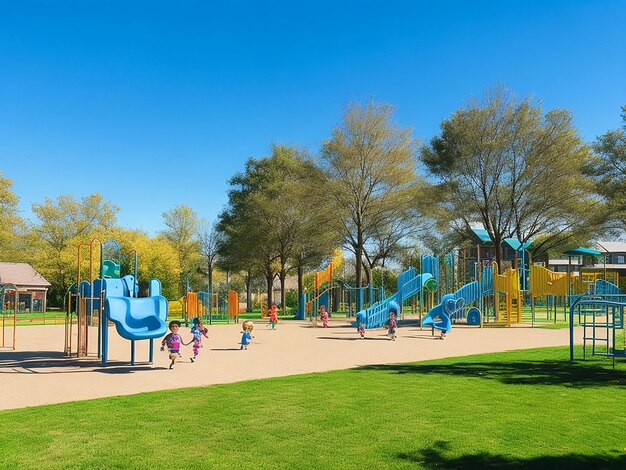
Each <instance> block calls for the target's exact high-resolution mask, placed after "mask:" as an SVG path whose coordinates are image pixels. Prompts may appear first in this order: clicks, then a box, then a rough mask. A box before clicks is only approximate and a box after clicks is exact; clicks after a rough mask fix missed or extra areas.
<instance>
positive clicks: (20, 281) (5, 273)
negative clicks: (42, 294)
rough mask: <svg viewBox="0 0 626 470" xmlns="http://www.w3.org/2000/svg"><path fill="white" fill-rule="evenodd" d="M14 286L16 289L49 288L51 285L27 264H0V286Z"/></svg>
mask: <svg viewBox="0 0 626 470" xmlns="http://www.w3.org/2000/svg"><path fill="white" fill-rule="evenodd" d="M8 283H11V284H15V285H16V286H17V287H20V286H25V287H50V286H51V284H50V283H49V282H48V281H46V279H45V278H44V277H43V276H42V275H41V274H39V273H38V272H37V271H35V270H34V269H33V267H32V266H31V265H30V264H27V263H3V262H0V284H8Z"/></svg>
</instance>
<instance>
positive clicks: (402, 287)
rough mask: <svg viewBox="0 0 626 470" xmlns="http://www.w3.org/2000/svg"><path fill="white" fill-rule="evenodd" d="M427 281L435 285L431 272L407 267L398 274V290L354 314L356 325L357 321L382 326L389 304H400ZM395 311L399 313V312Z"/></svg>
mask: <svg viewBox="0 0 626 470" xmlns="http://www.w3.org/2000/svg"><path fill="white" fill-rule="evenodd" d="M431 279H432V281H431ZM429 282H430V283H434V285H435V286H436V283H435V279H434V278H433V276H432V274H429V273H424V274H417V273H416V271H415V269H414V268H409V269H407V270H406V271H404V272H403V273H402V274H400V276H398V292H396V293H395V294H393V295H391V296H389V297H387V298H386V299H384V300H381V301H380V302H376V303H375V304H373V305H371V306H370V307H368V308H367V309H365V310H361V311H360V312H358V313H357V315H356V326H358V325H359V323H363V324H364V325H365V328H380V327H382V326H384V325H385V323H386V322H387V320H389V306H390V303H391V302H395V303H396V304H397V305H400V306H401V305H402V304H403V302H404V300H405V299H408V298H410V297H411V296H413V295H415V294H417V293H418V292H419V291H420V290H422V289H424V287H425V286H426V285H427V284H428V283H429ZM396 308H397V307H396ZM397 313H398V314H400V312H397Z"/></svg>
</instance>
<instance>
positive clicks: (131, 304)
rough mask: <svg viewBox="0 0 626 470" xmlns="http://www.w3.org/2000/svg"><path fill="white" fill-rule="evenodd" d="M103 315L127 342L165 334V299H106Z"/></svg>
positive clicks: (160, 297)
mask: <svg viewBox="0 0 626 470" xmlns="http://www.w3.org/2000/svg"><path fill="white" fill-rule="evenodd" d="M104 315H105V316H106V318H108V319H109V320H111V321H112V322H113V323H114V324H115V329H116V330H117V333H118V334H119V335H120V336H121V337H122V338H125V339H128V340H138V339H150V338H160V337H161V336H163V335H165V333H166V332H167V325H166V324H165V320H166V318H167V301H166V300H165V297H162V296H160V295H159V296H158V297H146V298H141V299H136V298H132V297H107V299H106V300H105V301H104Z"/></svg>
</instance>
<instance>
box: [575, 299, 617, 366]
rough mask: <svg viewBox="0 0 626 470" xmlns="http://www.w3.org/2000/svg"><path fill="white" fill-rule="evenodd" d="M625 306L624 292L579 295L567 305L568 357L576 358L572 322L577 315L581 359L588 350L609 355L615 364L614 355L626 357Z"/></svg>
mask: <svg viewBox="0 0 626 470" xmlns="http://www.w3.org/2000/svg"><path fill="white" fill-rule="evenodd" d="M625 309H626V296H625V295H624V294H584V295H581V296H579V297H578V298H577V299H576V300H575V301H574V302H573V303H572V305H571V307H570V309H569V336H570V361H573V360H574V359H575V354H574V324H575V317H576V316H578V324H579V325H580V326H581V327H582V330H583V348H582V349H583V359H585V358H586V356H587V354H591V355H592V356H605V357H610V358H611V359H612V360H613V368H615V358H617V357H626V335H625V334H624V311H625ZM588 351H589V352H588Z"/></svg>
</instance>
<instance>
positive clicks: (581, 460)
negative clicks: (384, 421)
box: [397, 442, 626, 470]
mask: <svg viewBox="0 0 626 470" xmlns="http://www.w3.org/2000/svg"><path fill="white" fill-rule="evenodd" d="M448 449H450V444H449V443H448V442H436V443H435V445H434V446H432V447H428V448H425V449H420V450H417V451H414V452H408V453H406V452H402V453H399V454H397V457H398V459H400V460H403V461H405V462H411V463H415V464H419V465H420V466H421V467H423V468H445V469H466V468H480V469H484V468H508V469H537V468H541V469H568V470H572V469H592V468H603V469H605V468H606V469H611V468H620V469H623V468H626V455H625V454H623V453H620V452H619V451H615V452H614V453H613V454H603V455H582V454H565V455H541V456H538V457H528V458H520V457H512V456H507V455H498V454H490V453H488V452H480V453H477V454H468V455H461V456H451V455H447V450H448Z"/></svg>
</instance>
